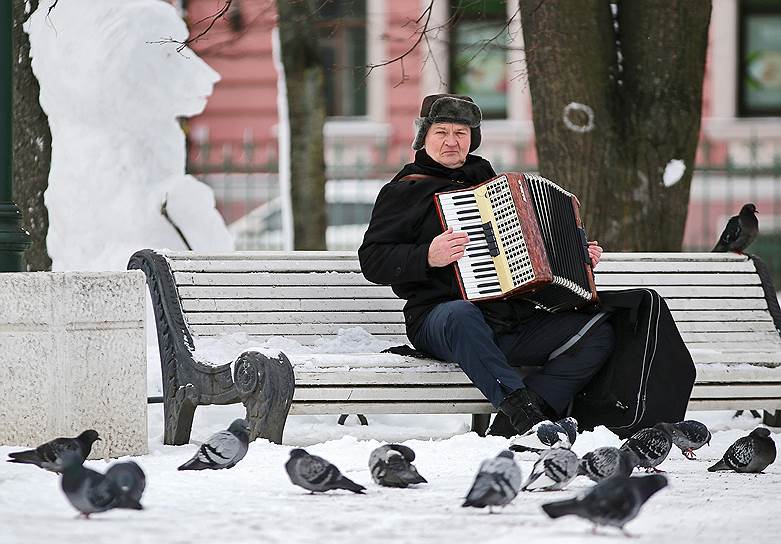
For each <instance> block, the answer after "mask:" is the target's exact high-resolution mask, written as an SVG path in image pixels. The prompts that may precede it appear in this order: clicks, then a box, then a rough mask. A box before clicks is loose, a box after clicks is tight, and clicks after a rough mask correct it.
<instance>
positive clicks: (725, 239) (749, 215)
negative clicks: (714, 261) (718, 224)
mask: <svg viewBox="0 0 781 544" xmlns="http://www.w3.org/2000/svg"><path fill="white" fill-rule="evenodd" d="M757 213H759V212H758V211H757V207H756V206H755V205H754V204H750V203H749V204H744V205H743V207H742V208H741V209H740V213H739V214H738V215H733V216H732V217H730V218H729V221H727V226H726V227H724V231H723V232H722V233H721V236H720V237H719V241H718V242H716V246H715V247H714V248H713V250H712V252H713V253H724V252H726V251H734V252H735V253H741V254H742V253H743V252H744V251H745V250H746V248H747V247H748V246H749V245H751V242H753V241H754V239H755V238H756V237H757V234H758V233H759V221H758V220H757V216H756V215H755V214H757Z"/></svg>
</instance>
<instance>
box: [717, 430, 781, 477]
mask: <svg viewBox="0 0 781 544" xmlns="http://www.w3.org/2000/svg"><path fill="white" fill-rule="evenodd" d="M775 460H776V444H775V442H773V439H772V438H770V431H769V430H768V429H766V428H764V427H757V428H756V429H754V430H753V431H751V433H749V435H748V436H744V437H743V438H738V439H737V440H736V441H735V443H734V444H732V445H731V446H730V447H729V448H727V451H726V452H724V457H722V458H721V461H719V462H718V463H716V464H715V465H713V466H712V467H708V470H709V471H710V472H716V471H719V470H734V471H735V472H762V471H763V470H765V469H766V468H767V467H768V466H769V465H770V464H771V463H772V462H773V461H775Z"/></svg>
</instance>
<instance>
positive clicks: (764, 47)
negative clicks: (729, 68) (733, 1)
mask: <svg viewBox="0 0 781 544" xmlns="http://www.w3.org/2000/svg"><path fill="white" fill-rule="evenodd" d="M738 20H739V21H740V23H739V24H740V27H739V39H740V51H739V55H738V63H739V64H738V113H739V115H741V116H759V115H773V116H775V115H781V5H780V4H779V2H778V1H777V0H741V2H740V16H739V18H738Z"/></svg>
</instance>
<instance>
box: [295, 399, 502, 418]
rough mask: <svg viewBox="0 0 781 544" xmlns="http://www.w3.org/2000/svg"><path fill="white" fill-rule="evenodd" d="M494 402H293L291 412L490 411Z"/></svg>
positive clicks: (296, 413)
mask: <svg viewBox="0 0 781 544" xmlns="http://www.w3.org/2000/svg"><path fill="white" fill-rule="evenodd" d="M494 411H495V410H494V408H493V406H491V404H490V403H489V402H487V401H483V402H474V401H464V402H452V401H451V402H445V401H442V402H436V401H406V402H376V401H375V402H294V403H293V404H292V405H291V406H290V415H294V416H298V415H321V414H366V415H370V414H490V413H492V412H494Z"/></svg>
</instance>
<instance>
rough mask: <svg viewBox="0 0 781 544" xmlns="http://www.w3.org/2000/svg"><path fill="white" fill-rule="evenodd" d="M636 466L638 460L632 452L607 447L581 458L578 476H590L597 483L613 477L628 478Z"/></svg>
mask: <svg viewBox="0 0 781 544" xmlns="http://www.w3.org/2000/svg"><path fill="white" fill-rule="evenodd" d="M636 464H637V458H636V457H635V455H634V453H632V452H631V451H628V450H626V451H622V450H620V449H618V448H614V447H612V446H605V447H602V448H597V449H595V450H594V451H590V452H588V453H587V454H585V455H584V456H583V457H581V458H580V463H579V464H578V475H579V476H588V477H589V478H590V479H591V480H593V481H595V482H599V481H602V480H604V479H605V478H611V477H613V476H622V477H624V478H628V477H629V476H631V475H632V471H633V470H634V469H635V465H636Z"/></svg>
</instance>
